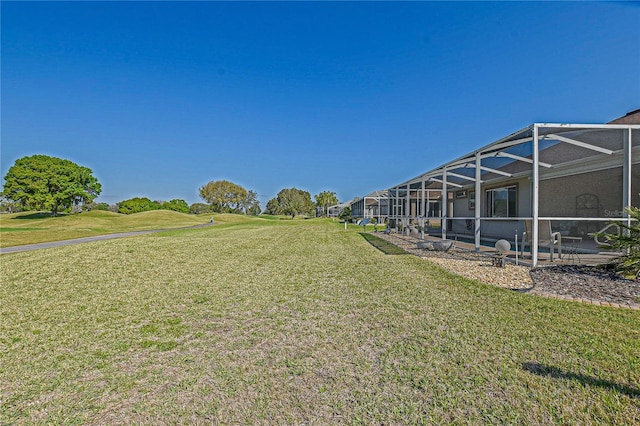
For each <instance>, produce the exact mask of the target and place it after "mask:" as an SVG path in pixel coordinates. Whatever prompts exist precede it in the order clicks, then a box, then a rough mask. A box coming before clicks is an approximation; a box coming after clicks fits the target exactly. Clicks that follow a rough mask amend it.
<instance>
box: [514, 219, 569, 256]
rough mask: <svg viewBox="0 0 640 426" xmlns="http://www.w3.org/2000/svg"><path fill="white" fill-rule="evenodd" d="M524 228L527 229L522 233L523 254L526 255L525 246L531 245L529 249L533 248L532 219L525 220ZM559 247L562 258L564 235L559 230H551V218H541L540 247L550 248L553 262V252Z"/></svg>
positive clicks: (559, 254)
mask: <svg viewBox="0 0 640 426" xmlns="http://www.w3.org/2000/svg"><path fill="white" fill-rule="evenodd" d="M524 229H525V231H524V232H523V233H522V256H523V257H524V247H525V245H528V246H529V250H531V247H532V244H531V236H532V235H533V232H532V229H533V228H532V221H531V220H529V219H525V220H524ZM556 246H557V247H558V257H559V258H560V259H562V235H560V233H559V232H553V231H552V230H551V221H550V220H546V219H543V220H539V221H538V248H539V247H546V248H548V249H549V253H550V254H551V259H550V260H551V262H553V252H554V248H555V247H556Z"/></svg>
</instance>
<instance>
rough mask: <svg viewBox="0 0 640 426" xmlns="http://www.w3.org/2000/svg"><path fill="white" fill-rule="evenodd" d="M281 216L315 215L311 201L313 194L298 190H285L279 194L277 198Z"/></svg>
mask: <svg viewBox="0 0 640 426" xmlns="http://www.w3.org/2000/svg"><path fill="white" fill-rule="evenodd" d="M276 200H277V204H278V210H279V212H280V213H279V214H287V215H291V217H296V216H297V215H301V214H307V215H311V214H313V209H314V204H313V201H311V194H309V192H307V191H303V190H302V189H297V188H285V189H282V190H281V191H280V192H278V195H277V196H276Z"/></svg>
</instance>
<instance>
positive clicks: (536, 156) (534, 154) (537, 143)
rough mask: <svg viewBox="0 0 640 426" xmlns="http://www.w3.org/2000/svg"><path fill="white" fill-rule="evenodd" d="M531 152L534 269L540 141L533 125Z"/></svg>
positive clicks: (535, 263) (533, 263)
mask: <svg viewBox="0 0 640 426" xmlns="http://www.w3.org/2000/svg"><path fill="white" fill-rule="evenodd" d="M532 143H533V146H532V149H533V152H532V153H531V154H532V155H531V156H532V159H533V165H532V174H533V188H532V189H533V191H532V192H533V194H532V200H531V217H532V218H533V220H532V221H531V264H532V265H531V266H533V267H534V268H535V267H536V266H538V217H539V214H538V203H539V197H538V195H539V194H538V192H539V189H540V173H539V170H538V169H539V167H538V166H539V162H540V159H539V156H540V152H539V146H540V141H539V140H538V125H537V124H534V125H533V141H532ZM551 250H553V248H551Z"/></svg>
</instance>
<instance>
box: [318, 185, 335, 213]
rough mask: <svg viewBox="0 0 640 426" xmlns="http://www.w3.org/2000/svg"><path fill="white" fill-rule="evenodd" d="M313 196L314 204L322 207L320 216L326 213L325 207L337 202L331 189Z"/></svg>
mask: <svg viewBox="0 0 640 426" xmlns="http://www.w3.org/2000/svg"><path fill="white" fill-rule="evenodd" d="M314 198H315V199H316V206H317V207H320V208H321V209H322V216H325V215H326V214H327V208H329V207H331V206H335V205H336V204H338V197H337V196H336V193H335V192H333V191H322V192H321V193H319V194H317V195H314Z"/></svg>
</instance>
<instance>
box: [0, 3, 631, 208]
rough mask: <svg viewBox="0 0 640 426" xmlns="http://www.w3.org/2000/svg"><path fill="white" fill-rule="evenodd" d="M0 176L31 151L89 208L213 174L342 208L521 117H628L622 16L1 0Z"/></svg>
mask: <svg viewBox="0 0 640 426" xmlns="http://www.w3.org/2000/svg"><path fill="white" fill-rule="evenodd" d="M1 12H2V15H1V19H2V22H1V27H2V28H1V31H2V41H1V43H2V45H1V47H2V58H1V59H2V64H1V67H2V69H1V71H2V94H1V96H2V97H1V107H2V111H1V115H2V123H1V125H2V129H1V136H2V141H1V143H2V145H1V162H0V172H1V174H2V177H4V175H5V174H6V172H7V170H8V168H9V167H10V166H11V165H12V164H13V163H14V162H15V160H16V159H18V158H20V157H23V156H26V155H33V154H47V155H52V156H56V157H61V158H66V159H70V160H72V161H75V162H76V163H78V164H81V165H83V166H86V167H89V168H91V169H92V170H93V172H94V175H95V176H96V177H97V178H98V180H99V181H100V182H101V183H102V186H103V192H102V194H101V196H100V197H99V199H98V201H104V202H108V203H116V202H118V201H121V200H124V199H128V198H131V197H136V196H140V197H149V198H151V199H154V200H169V199H173V198H181V199H184V200H186V201H187V202H189V203H193V202H199V201H201V200H200V199H199V196H198V188H199V187H200V186H202V185H203V184H205V183H207V182H208V181H211V180H219V179H227V180H230V181H233V182H235V183H238V184H240V185H242V186H244V187H245V188H247V189H253V190H255V191H257V192H258V194H259V198H260V201H261V202H262V206H263V207H264V204H265V203H266V201H267V200H269V199H270V198H272V197H274V196H275V195H276V194H277V192H278V191H279V190H280V189H282V188H289V187H292V186H295V187H297V188H301V189H304V190H307V191H309V192H310V193H311V195H312V196H313V195H315V194H317V193H319V192H320V191H323V190H330V191H335V192H336V193H337V195H338V197H339V199H340V200H341V201H346V200H349V199H352V198H353V197H355V196H363V195H365V194H366V193H369V192H371V191H373V190H376V189H384V188H387V187H390V186H392V185H394V184H397V183H400V182H403V181H405V180H407V179H409V178H411V177H414V176H416V175H418V174H420V173H422V172H425V171H427V170H430V169H432V168H434V167H436V166H438V165H440V164H442V163H444V162H446V161H448V160H452V159H454V158H457V157H459V156H461V155H463V154H466V153H468V152H470V151H472V150H473V149H475V148H477V147H480V146H483V145H486V144H488V143H491V142H493V141H495V140H496V139H499V138H500V137H503V136H506V135H507V134H509V133H511V132H513V131H516V130H519V129H520V128H522V127H525V126H527V125H529V124H531V123H533V122H574V123H603V122H606V121H609V120H611V119H614V118H616V117H618V116H621V115H624V114H625V113H626V112H628V111H631V110H633V109H636V108H639V107H640V3H637V2H636V3H630V2H596V3H587V2H496V3H490V2H470V3H467V2H408V3H390V2H389V3H387V2H374V3H364V2H355V3H344V2H327V3H325V2H305V3H302V2H257V3H249V2H233V3H229V2H180V3H178V2H65V3H63V2H42V3H36V2H6V1H3V2H2V3H1Z"/></svg>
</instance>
